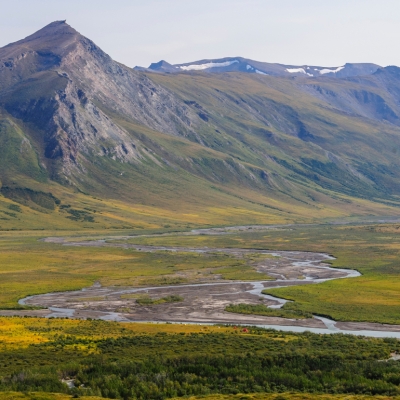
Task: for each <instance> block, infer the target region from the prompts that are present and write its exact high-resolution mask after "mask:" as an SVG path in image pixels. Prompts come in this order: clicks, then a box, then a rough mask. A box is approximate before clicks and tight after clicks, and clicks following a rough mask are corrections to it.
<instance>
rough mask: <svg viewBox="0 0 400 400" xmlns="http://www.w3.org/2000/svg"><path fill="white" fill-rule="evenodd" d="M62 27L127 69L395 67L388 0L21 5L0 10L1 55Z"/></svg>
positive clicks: (396, 19)
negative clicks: (164, 65) (231, 61)
mask: <svg viewBox="0 0 400 400" xmlns="http://www.w3.org/2000/svg"><path fill="white" fill-rule="evenodd" d="M64 19H66V20H67V23H68V24H69V25H71V26H72V27H73V28H75V29H76V30H77V31H79V32H80V33H81V34H83V35H84V36H86V37H88V38H90V39H91V40H93V41H94V42H95V43H96V44H97V45H98V46H100V47H101V48H102V49H103V50H104V51H106V52H107V53H108V54H109V55H110V56H111V57H112V58H114V59H115V60H117V61H119V62H121V63H123V64H126V65H128V66H130V67H134V66H136V65H139V66H143V67H148V66H149V65H150V64H151V63H153V62H158V61H160V60H162V59H163V60H166V61H168V62H169V63H171V64H176V63H185V62H191V61H196V60H201V59H210V58H223V57H237V56H241V57H245V58H250V59H253V60H257V61H264V62H271V63H274V62H276V63H281V64H292V65H303V64H308V65H319V66H325V67H335V66H339V65H343V64H344V63H346V62H350V63H358V62H370V63H375V64H379V65H381V66H387V65H400V55H398V54H397V52H394V51H393V49H392V47H393V45H392V43H393V41H394V40H395V38H396V37H397V35H398V32H399V28H400V3H399V2H396V1H393V0H382V1H381V2H379V3H377V2H375V1H372V0H351V1H350V2H349V1H344V0H337V1H335V2H334V3H329V4H328V3H327V2H324V4H322V2H320V1H318V0H304V1H302V2H299V1H296V0H284V1H279V2H278V1H271V0H264V1H260V0H250V1H247V2H246V3H244V2H243V1H228V0H214V1H210V0H205V1H203V2H202V3H198V2H197V3H188V2H185V1H183V0H170V1H168V2H165V1H160V0H148V1H147V2H146V3H145V4H142V2H139V1H136V0H135V1H133V2H132V1H128V0H116V1H114V2H112V3H110V2H105V1H94V0H87V1H85V2H82V1H79V2H78V1H77V0H71V1H70V2H69V3H68V7H66V6H65V3H64V2H62V3H61V2H54V1H49V0H37V1H35V2H34V4H32V2H29V1H27V0H20V1H17V2H14V3H8V4H7V5H3V7H2V14H1V15H0V47H3V46H5V45H7V44H9V43H11V42H15V41H17V40H20V39H22V38H24V37H26V36H28V35H30V34H32V33H33V32H35V31H37V30H39V29H41V28H42V27H44V26H45V25H47V24H49V23H50V22H53V21H56V20H64Z"/></svg>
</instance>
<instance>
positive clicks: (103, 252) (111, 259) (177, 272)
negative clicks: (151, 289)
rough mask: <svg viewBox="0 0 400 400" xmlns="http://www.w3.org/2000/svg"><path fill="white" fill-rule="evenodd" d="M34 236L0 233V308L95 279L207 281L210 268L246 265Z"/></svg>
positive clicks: (153, 282)
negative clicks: (56, 241)
mask: <svg viewBox="0 0 400 400" xmlns="http://www.w3.org/2000/svg"><path fill="white" fill-rule="evenodd" d="M49 233H50V234H51V232H49ZM21 236H22V237H21ZM38 238H39V237H38V236H33V235H32V233H31V234H30V235H29V234H27V236H25V237H24V235H21V234H19V233H4V234H3V235H1V241H0V265H1V268H0V277H1V279H0V308H2V309H18V308H20V309H24V308H25V307H23V306H19V305H18V303H17V302H18V300H19V299H21V298H24V297H26V296H28V295H35V294H40V293H49V292H54V291H69V290H79V289H82V288H83V287H88V286H91V285H92V284H93V283H94V282H96V281H98V282H100V283H101V284H102V285H103V286H109V285H123V286H129V285H130V286H143V285H151V286H154V285H167V284H180V283H185V282H187V281H197V280H199V279H208V280H210V279H212V278H214V276H213V275H212V274H210V272H211V271H214V270H215V269H219V268H227V267H228V266H229V265H232V267H234V268H237V266H238V265H243V266H244V268H246V270H247V268H248V267H246V266H245V264H246V262H245V261H244V260H236V259H234V258H231V257H228V256H226V255H217V254H213V255H209V254H195V253H185V252H180V253H173V252H155V253H144V252H139V251H135V250H129V249H128V250H127V249H122V248H90V247H73V246H62V245H58V244H52V243H45V242H40V241H38V240H37V239H38ZM227 269H229V268H227ZM182 275H183V277H182ZM85 300H87V301H90V299H85ZM96 300H101V299H100V298H99V299H96ZM93 301H94V300H93Z"/></svg>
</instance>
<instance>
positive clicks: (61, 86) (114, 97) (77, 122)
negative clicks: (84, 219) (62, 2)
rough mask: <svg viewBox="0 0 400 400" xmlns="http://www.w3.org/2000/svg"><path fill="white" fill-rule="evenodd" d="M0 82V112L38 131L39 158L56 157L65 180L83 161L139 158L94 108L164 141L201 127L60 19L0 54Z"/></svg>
mask: <svg viewBox="0 0 400 400" xmlns="http://www.w3.org/2000/svg"><path fill="white" fill-rule="evenodd" d="M0 82H1V87H0V88H1V89H2V92H1V94H0V102H2V103H3V105H4V108H5V109H6V110H7V111H8V112H9V113H10V114H11V115H13V116H14V117H17V118H19V119H22V120H23V121H24V122H26V123H33V124H35V125H36V126H37V127H38V128H39V129H41V130H42V131H43V132H44V141H45V156H46V157H47V158H50V159H62V160H63V172H64V173H65V174H66V175H69V174H70V173H71V172H72V171H73V169H74V168H77V167H79V158H80V157H85V156H86V155H98V156H101V155H108V156H110V157H112V158H114V159H119V160H121V161H131V162H136V161H138V160H140V159H141V158H142V156H141V154H140V152H139V151H138V150H137V145H138V144H137V143H135V141H134V140H133V139H132V138H131V137H130V136H129V134H128V132H127V131H125V130H124V129H123V128H121V127H120V126H118V125H116V123H115V122H113V121H112V120H111V119H110V118H109V117H108V116H107V115H106V114H105V113H104V111H102V110H101V109H100V108H99V106H101V108H102V109H103V110H109V111H112V112H113V113H115V114H117V115H121V116H125V117H129V118H131V119H133V120H136V121H138V122H139V123H140V124H143V125H145V126H147V127H149V128H151V129H154V130H157V131H160V132H163V133H168V134H171V135H182V136H187V135H194V131H193V128H192V126H195V125H196V124H199V123H201V122H200V120H199V118H198V117H197V116H196V114H195V113H193V112H192V111H191V110H190V108H188V107H187V106H186V105H185V104H184V103H183V102H181V101H179V100H178V99H177V98H176V96H174V95H173V94H172V93H170V92H168V91H167V90H166V89H164V88H163V87H161V86H159V85H156V84H154V83H153V82H152V81H150V79H148V78H147V77H146V76H145V75H143V74H140V73H137V72H135V71H133V70H132V69H130V68H127V67H125V66H124V65H121V64H118V63H117V62H115V61H113V60H112V59H111V58H110V57H109V56H108V55H107V54H105V53H104V52H103V51H102V50H101V49H99V48H98V47H97V46H96V45H95V44H94V43H93V42H92V41H90V40H89V39H87V38H85V37H83V36H82V35H80V34H79V33H78V32H76V31H75V30H74V29H72V28H71V27H70V26H69V25H67V24H66V23H65V21H58V22H53V23H51V24H50V25H48V26H46V27H45V28H43V29H41V30H40V31H38V32H36V33H35V34H33V35H31V36H28V37H27V38H25V39H23V40H21V41H18V42H16V43H12V44H10V45H8V46H6V47H4V48H3V49H0ZM27 90H29V91H31V92H32V93H31V95H30V94H29V93H26V91H27Z"/></svg>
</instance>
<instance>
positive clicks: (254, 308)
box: [225, 304, 312, 319]
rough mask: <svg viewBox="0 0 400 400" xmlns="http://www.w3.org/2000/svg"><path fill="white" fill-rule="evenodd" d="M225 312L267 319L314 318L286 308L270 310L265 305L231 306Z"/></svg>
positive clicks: (308, 314)
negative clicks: (265, 317) (264, 316)
mask: <svg viewBox="0 0 400 400" xmlns="http://www.w3.org/2000/svg"><path fill="white" fill-rule="evenodd" d="M225 311H228V312H232V313H238V314H255V315H266V316H267V317H281V318H291V319H306V318H312V314H310V313H307V312H304V311H296V310H287V309H285V308H268V307H267V306H266V305H265V304H256V305H253V304H230V305H229V306H227V307H225Z"/></svg>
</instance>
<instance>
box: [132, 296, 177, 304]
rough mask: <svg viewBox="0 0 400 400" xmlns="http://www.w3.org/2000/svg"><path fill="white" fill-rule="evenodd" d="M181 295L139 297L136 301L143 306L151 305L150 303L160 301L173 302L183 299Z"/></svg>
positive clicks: (158, 302) (160, 302) (159, 302)
mask: <svg viewBox="0 0 400 400" xmlns="http://www.w3.org/2000/svg"><path fill="white" fill-rule="evenodd" d="M183 300H184V299H183V297H181V296H176V295H171V296H165V297H162V298H161V299H152V298H150V297H140V298H138V299H137V300H136V303H138V304H140V305H142V306H145V305H152V304H162V303H175V302H178V301H183Z"/></svg>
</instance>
